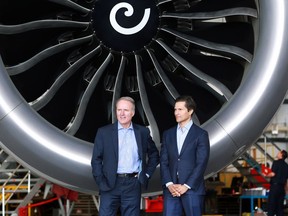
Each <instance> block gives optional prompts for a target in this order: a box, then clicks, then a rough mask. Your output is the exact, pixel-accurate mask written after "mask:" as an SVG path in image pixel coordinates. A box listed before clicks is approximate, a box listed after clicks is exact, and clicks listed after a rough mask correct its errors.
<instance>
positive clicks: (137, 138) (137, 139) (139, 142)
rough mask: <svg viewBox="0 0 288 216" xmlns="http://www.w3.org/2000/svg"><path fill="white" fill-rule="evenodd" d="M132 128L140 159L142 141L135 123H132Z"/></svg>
mask: <svg viewBox="0 0 288 216" xmlns="http://www.w3.org/2000/svg"><path fill="white" fill-rule="evenodd" d="M133 129H134V134H135V138H136V143H137V147H138V154H139V157H140V159H141V160H142V142H141V133H140V129H139V128H138V127H137V125H135V124H133Z"/></svg>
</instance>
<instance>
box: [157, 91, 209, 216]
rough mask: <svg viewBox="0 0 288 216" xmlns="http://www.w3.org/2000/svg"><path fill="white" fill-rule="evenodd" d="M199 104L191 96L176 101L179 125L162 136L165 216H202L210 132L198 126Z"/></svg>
mask: <svg viewBox="0 0 288 216" xmlns="http://www.w3.org/2000/svg"><path fill="white" fill-rule="evenodd" d="M195 109H196V104H195V102H194V100H193V99H192V98H191V97H190V96H180V97H178V98H177V99H176V102H175V106H174V115H175V118H176V121H177V123H178V124H177V126H175V127H172V128H170V129H168V130H167V131H165V132H164V133H163V139H162V146H161V152H160V171H161V179H162V185H163V195H164V210H163V215H164V216H182V215H183V211H184V212H185V215H186V216H201V215H202V211H203V205H204V204H203V203H204V195H205V185H204V172H205V170H206V167H207V163H208V159H209V152H210V143H209V137H208V133H207V131H205V130H203V129H201V128H200V127H198V126H197V125H195V124H194V123H193V121H192V115H193V113H194V112H195Z"/></svg>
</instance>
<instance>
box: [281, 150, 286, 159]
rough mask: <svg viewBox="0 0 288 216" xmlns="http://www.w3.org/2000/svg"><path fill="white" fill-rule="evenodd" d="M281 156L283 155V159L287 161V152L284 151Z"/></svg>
mask: <svg viewBox="0 0 288 216" xmlns="http://www.w3.org/2000/svg"><path fill="white" fill-rule="evenodd" d="M281 154H282V159H283V160H285V159H286V158H287V151H285V150H282V151H281Z"/></svg>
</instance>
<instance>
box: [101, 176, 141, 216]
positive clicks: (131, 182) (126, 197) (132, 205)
mask: <svg viewBox="0 0 288 216" xmlns="http://www.w3.org/2000/svg"><path fill="white" fill-rule="evenodd" d="M140 200H141V184H140V182H139V181H138V178H137V177H117V181H116V185H115V187H114V189H112V190H110V191H100V209H99V215H100V216H115V215H116V214H117V211H118V209H119V208H120V212H121V216H139V215H140Z"/></svg>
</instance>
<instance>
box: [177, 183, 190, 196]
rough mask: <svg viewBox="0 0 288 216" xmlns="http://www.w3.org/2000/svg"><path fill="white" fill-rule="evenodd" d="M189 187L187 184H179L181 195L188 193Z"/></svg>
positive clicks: (178, 190) (178, 189)
mask: <svg viewBox="0 0 288 216" xmlns="http://www.w3.org/2000/svg"><path fill="white" fill-rule="evenodd" d="M187 190H188V188H187V187H186V186H185V185H177V192H178V193H180V194H181V195H182V194H184V193H186V192H187Z"/></svg>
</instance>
